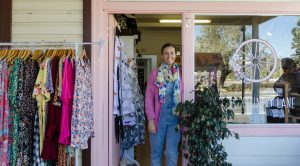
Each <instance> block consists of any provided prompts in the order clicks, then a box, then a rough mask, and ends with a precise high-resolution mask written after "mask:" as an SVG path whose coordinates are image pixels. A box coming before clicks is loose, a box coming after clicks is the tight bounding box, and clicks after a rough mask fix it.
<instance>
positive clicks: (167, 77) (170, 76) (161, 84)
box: [154, 63, 181, 110]
mask: <svg viewBox="0 0 300 166" xmlns="http://www.w3.org/2000/svg"><path fill="white" fill-rule="evenodd" d="M166 81H168V82H174V88H173V91H174V98H173V101H174V103H175V106H174V107H173V110H175V109H176V106H177V104H178V103H180V101H181V100H180V78H179V68H178V65H177V64H176V63H175V64H173V67H172V69H171V70H170V69H169V67H168V65H166V64H164V63H162V64H161V65H160V67H159V68H158V75H157V78H156V82H155V83H154V84H155V85H156V86H157V87H158V88H159V91H158V93H159V100H160V102H161V103H165V95H166V90H167V84H166V83H167V82H166Z"/></svg>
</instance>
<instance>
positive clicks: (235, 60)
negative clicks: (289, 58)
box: [229, 39, 277, 83]
mask: <svg viewBox="0 0 300 166" xmlns="http://www.w3.org/2000/svg"><path fill="white" fill-rule="evenodd" d="M276 64H277V54H276V52H275V49H274V48H273V47H272V46H271V45H270V44H269V43H268V42H266V41H264V40H261V39H250V40H247V41H245V42H243V43H242V44H241V45H240V46H239V47H238V48H237V49H236V51H235V53H234V54H233V56H232V57H231V58H230V59H229V65H230V66H231V67H232V68H233V70H234V74H235V76H236V77H237V78H238V79H239V80H241V79H244V80H245V82H248V83H249V82H254V83H255V82H262V81H266V80H268V79H269V78H270V77H271V76H272V75H273V73H274V72H275V70H276Z"/></svg>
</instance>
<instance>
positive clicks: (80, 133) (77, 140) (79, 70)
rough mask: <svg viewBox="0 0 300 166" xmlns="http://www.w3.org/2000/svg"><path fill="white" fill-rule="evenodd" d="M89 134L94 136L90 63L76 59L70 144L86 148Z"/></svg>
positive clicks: (78, 147)
mask: <svg viewBox="0 0 300 166" xmlns="http://www.w3.org/2000/svg"><path fill="white" fill-rule="evenodd" d="M91 136H94V115H93V96H92V75H91V64H90V62H89V61H87V63H86V62H85V61H83V60H82V59H79V60H76V76H75V89H74V100H73V114H72V126H71V146H72V147H74V148H77V149H87V148H88V139H89V138H90V137H91Z"/></svg>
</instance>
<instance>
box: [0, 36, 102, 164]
mask: <svg viewBox="0 0 300 166" xmlns="http://www.w3.org/2000/svg"><path fill="white" fill-rule="evenodd" d="M103 43H104V40H99V41H98V42H67V41H63V42H0V47H3V46H13V47H24V49H25V48H32V47H41V48H43V47H47V48H49V47H53V48H61V47H64V48H70V47H71V48H75V53H76V56H77V57H78V55H79V54H78V51H79V46H84V45H96V46H98V49H99V52H98V54H99V56H100V53H101V47H102V45H103ZM79 165H82V153H81V151H80V150H75V166H79Z"/></svg>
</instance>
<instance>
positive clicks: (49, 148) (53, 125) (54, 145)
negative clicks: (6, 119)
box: [41, 57, 61, 161]
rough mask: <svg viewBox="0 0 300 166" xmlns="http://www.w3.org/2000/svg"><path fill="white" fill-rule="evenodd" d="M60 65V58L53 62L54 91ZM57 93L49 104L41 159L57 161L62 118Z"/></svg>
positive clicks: (54, 59) (52, 95)
mask: <svg viewBox="0 0 300 166" xmlns="http://www.w3.org/2000/svg"><path fill="white" fill-rule="evenodd" d="M58 64H59V57H54V58H53V59H52V61H51V75H52V76H51V77H52V80H51V81H52V85H54V86H53V89H56V86H57V84H56V82H57V81H58V77H57V75H58ZM54 98H55V93H52V94H51V99H50V101H49V103H48V106H49V107H48V108H49V110H48V125H47V129H46V134H45V141H44V147H43V151H42V155H41V157H42V158H43V159H44V160H53V161H56V160H57V156H58V136H59V132H58V128H59V124H58V123H57V120H58V118H60V115H59V114H60V113H61V110H60V108H61V107H60V106H57V105H55V104H54V103H53V102H54Z"/></svg>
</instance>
